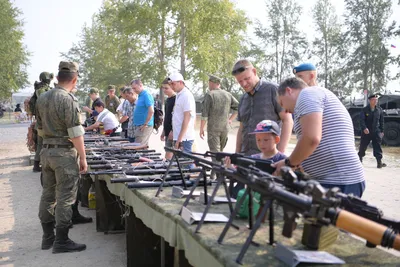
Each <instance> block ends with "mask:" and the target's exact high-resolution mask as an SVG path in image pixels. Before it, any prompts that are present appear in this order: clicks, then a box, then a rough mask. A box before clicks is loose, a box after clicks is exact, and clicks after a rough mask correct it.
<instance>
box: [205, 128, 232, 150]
mask: <svg viewBox="0 0 400 267" xmlns="http://www.w3.org/2000/svg"><path fill="white" fill-rule="evenodd" d="M207 136H208V139H207V142H208V147H209V149H210V151H211V152H221V151H223V150H224V148H225V146H226V143H227V142H228V131H224V132H208V133H207Z"/></svg>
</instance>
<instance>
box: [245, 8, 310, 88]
mask: <svg viewBox="0 0 400 267" xmlns="http://www.w3.org/2000/svg"><path fill="white" fill-rule="evenodd" d="M266 7H267V19H268V21H267V23H266V25H263V23H261V22H260V21H257V22H256V30H255V34H256V36H257V37H258V39H259V42H258V43H254V44H253V47H252V51H253V52H256V53H255V55H256V57H257V59H256V62H259V63H260V64H261V72H263V73H264V75H265V76H267V77H268V78H270V79H273V80H275V81H276V82H278V83H279V82H280V81H281V80H282V79H283V78H285V77H286V76H288V75H290V73H291V70H292V69H293V65H294V64H295V63H297V62H299V61H301V60H302V58H303V57H304V56H305V55H306V53H307V46H308V44H307V40H306V38H305V35H304V34H303V33H302V32H301V31H300V30H299V29H298V28H297V25H298V21H299V19H300V15H301V12H302V9H301V7H300V6H299V5H298V4H297V1H295V0H267V1H266ZM261 51H264V52H263V53H262V54H261V53H260V52H261Z"/></svg>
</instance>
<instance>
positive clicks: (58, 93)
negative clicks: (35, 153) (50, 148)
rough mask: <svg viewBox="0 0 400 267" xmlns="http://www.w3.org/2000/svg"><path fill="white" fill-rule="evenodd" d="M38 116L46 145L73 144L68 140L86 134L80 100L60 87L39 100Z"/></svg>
mask: <svg viewBox="0 0 400 267" xmlns="http://www.w3.org/2000/svg"><path fill="white" fill-rule="evenodd" d="M36 116H37V128H38V134H39V135H40V136H42V137H43V143H44V144H71V142H70V141H69V140H68V139H70V138H75V137H79V136H81V135H84V134H85V131H84V129H83V127H82V126H81V121H80V109H79V104H78V100H77V99H76V98H75V96H74V95H73V94H72V93H69V92H68V91H67V90H66V89H64V88H62V87H60V86H58V85H57V86H56V87H55V88H54V89H52V90H50V91H47V92H46V93H44V94H42V95H41V96H40V97H39V98H38V100H37V103H36Z"/></svg>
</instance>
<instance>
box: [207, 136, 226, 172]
mask: <svg viewBox="0 0 400 267" xmlns="http://www.w3.org/2000/svg"><path fill="white" fill-rule="evenodd" d="M207 136H208V138H207V142H208V148H209V150H210V151H211V152H221V151H223V150H224V148H225V146H226V143H227V142H228V131H224V132H207ZM212 161H213V162H214V163H217V160H216V159H215V158H214V157H213V158H212ZM211 178H212V179H215V174H214V172H211Z"/></svg>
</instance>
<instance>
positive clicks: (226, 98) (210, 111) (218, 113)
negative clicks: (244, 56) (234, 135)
mask: <svg viewBox="0 0 400 267" xmlns="http://www.w3.org/2000/svg"><path fill="white" fill-rule="evenodd" d="M208 86H209V89H210V91H209V92H208V93H207V94H206V95H205V97H204V101H203V107H202V112H201V124H200V137H201V139H204V127H205V125H206V123H207V133H208V134H207V135H208V138H207V141H208V147H209V149H210V151H212V152H220V151H223V150H224V148H225V146H226V143H227V142H228V131H229V125H230V123H231V122H232V121H233V120H234V119H235V118H236V116H237V109H238V104H239V102H238V101H237V100H236V98H235V97H234V96H233V95H232V94H230V93H228V92H227V91H224V90H223V89H221V87H220V86H221V78H219V77H217V76H215V75H209V81H208ZM231 111H233V112H232V115H231V116H229V113H230V112H231ZM213 161H215V159H213ZM212 178H213V179H214V178H215V175H214V174H212Z"/></svg>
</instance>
